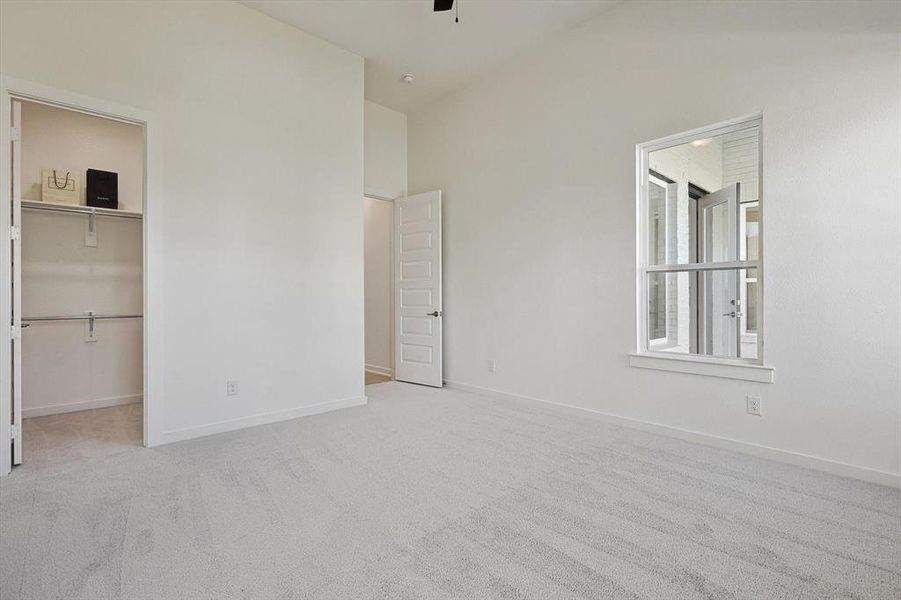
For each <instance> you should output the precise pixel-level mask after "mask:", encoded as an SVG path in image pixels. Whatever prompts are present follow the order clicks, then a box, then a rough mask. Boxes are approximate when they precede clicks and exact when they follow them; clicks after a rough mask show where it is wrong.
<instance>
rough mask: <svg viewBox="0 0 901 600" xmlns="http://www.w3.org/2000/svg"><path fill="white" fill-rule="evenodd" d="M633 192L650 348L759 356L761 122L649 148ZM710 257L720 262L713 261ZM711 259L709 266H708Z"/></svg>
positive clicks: (748, 356) (721, 354)
mask: <svg viewBox="0 0 901 600" xmlns="http://www.w3.org/2000/svg"><path fill="white" fill-rule="evenodd" d="M644 166H645V168H646V169H647V170H646V171H645V174H644V176H643V182H642V185H643V186H644V189H642V190H639V192H640V194H639V196H640V197H641V201H642V202H643V203H646V204H643V205H642V206H641V209H642V211H646V212H643V214H644V215H646V216H644V217H643V222H642V227H644V228H645V229H644V231H643V232H642V233H641V237H642V238H643V240H644V241H643V244H644V246H645V247H644V249H643V252H642V254H644V255H645V256H646V258H645V259H644V267H654V270H653V271H651V270H648V271H646V272H645V273H644V277H646V288H645V289H646V290H647V292H646V293H647V297H646V299H645V301H646V305H645V306H644V307H643V309H644V310H646V311H647V312H646V313H645V315H646V317H645V318H646V319H647V323H646V325H647V327H646V329H645V331H644V332H643V335H646V336H647V338H646V339H644V340H640V341H639V346H643V347H645V348H647V349H648V350H651V351H654V352H672V353H682V354H698V355H706V356H716V357H722V358H733V359H734V358H739V357H740V358H757V359H759V358H760V356H759V352H758V351H759V347H758V340H757V337H758V331H757V330H758V326H759V324H760V319H759V313H760V311H761V307H760V306H759V298H758V290H759V286H760V283H759V282H758V279H757V277H758V273H757V272H756V271H757V270H756V269H752V268H749V267H751V266H753V265H751V264H744V265H730V266H729V267H725V265H723V264H722V263H735V262H739V263H744V262H751V261H758V260H760V200H761V198H760V128H759V125H758V124H757V123H756V122H755V123H749V124H748V125H747V126H746V127H743V128H736V129H730V130H727V131H726V132H725V133H721V134H716V135H710V134H708V135H706V136H700V135H699V136H697V138H696V139H690V138H686V140H685V141H684V142H682V143H678V144H674V145H672V146H668V147H664V148H657V149H655V150H651V151H649V152H648V153H647V155H646V163H645V165H644ZM718 263H719V264H718ZM711 267H712V268H711Z"/></svg>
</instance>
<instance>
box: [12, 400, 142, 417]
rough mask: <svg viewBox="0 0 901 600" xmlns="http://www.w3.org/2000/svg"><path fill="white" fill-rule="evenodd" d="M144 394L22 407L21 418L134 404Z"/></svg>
mask: <svg viewBox="0 0 901 600" xmlns="http://www.w3.org/2000/svg"><path fill="white" fill-rule="evenodd" d="M143 400H144V396H143V395H142V394H132V395H130V396H115V397H113V398H98V399H97V400H85V401H83V402H69V403H68V404H52V405H50V406H36V407H34V408H23V409H22V418H23V419H30V418H31V417H46V416H47V415H61V414H64V413H72V412H80V411H82V410H93V409H95V408H109V407H110V406H119V405H122V404H135V403H137V402H142V401H143Z"/></svg>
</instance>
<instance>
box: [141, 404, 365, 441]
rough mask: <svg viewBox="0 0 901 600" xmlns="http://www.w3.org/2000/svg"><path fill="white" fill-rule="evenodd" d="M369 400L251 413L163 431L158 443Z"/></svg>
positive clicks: (308, 414)
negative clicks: (235, 417)
mask: <svg viewBox="0 0 901 600" xmlns="http://www.w3.org/2000/svg"><path fill="white" fill-rule="evenodd" d="M368 401H369V399H368V398H367V397H366V396H357V397H355V398H346V399H344V400H332V401H330V402H322V403H319V404H311V405H309V406H298V407H297V408H289V409H288V410H279V411H275V412H268V413H262V414H259V415H251V416H249V417H241V418H239V419H232V420H230V421H219V422H218V423H210V424H209V425H200V426H198V427H187V428H185V429H175V430H173V431H164V432H163V434H162V436H160V440H159V444H171V443H172V442H181V441H183V440H190V439H194V438H199V437H204V436H208V435H214V434H217V433H225V432H227V431H234V430H236V429H244V428H246V427H254V426H256V425H267V424H269V423H276V422H278V421H288V420H290V419H298V418H300V417H309V416H311V415H318V414H320V413H325V412H331V411H333V410H339V409H342V408H351V407H353V406H363V405H364V404H366V403H367V402H368Z"/></svg>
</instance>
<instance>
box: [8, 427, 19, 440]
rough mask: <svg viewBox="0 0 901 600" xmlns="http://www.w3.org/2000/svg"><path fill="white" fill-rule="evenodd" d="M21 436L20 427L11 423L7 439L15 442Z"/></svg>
mask: <svg viewBox="0 0 901 600" xmlns="http://www.w3.org/2000/svg"><path fill="white" fill-rule="evenodd" d="M21 436H22V426H21V425H19V424H18V423H13V424H11V425H10V426H9V437H10V438H12V439H14V440H17V439H19V438H20V437H21Z"/></svg>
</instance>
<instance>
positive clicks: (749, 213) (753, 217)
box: [745, 203, 760, 260]
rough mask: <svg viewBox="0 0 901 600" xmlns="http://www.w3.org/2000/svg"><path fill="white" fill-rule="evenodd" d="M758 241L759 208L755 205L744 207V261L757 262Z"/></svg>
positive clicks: (758, 254)
mask: <svg viewBox="0 0 901 600" xmlns="http://www.w3.org/2000/svg"><path fill="white" fill-rule="evenodd" d="M759 239H760V208H759V207H758V205H757V203H754V205H753V206H746V207H745V243H746V248H747V259H746V260H758V257H759V256H760V253H759V251H758V240H759Z"/></svg>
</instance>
